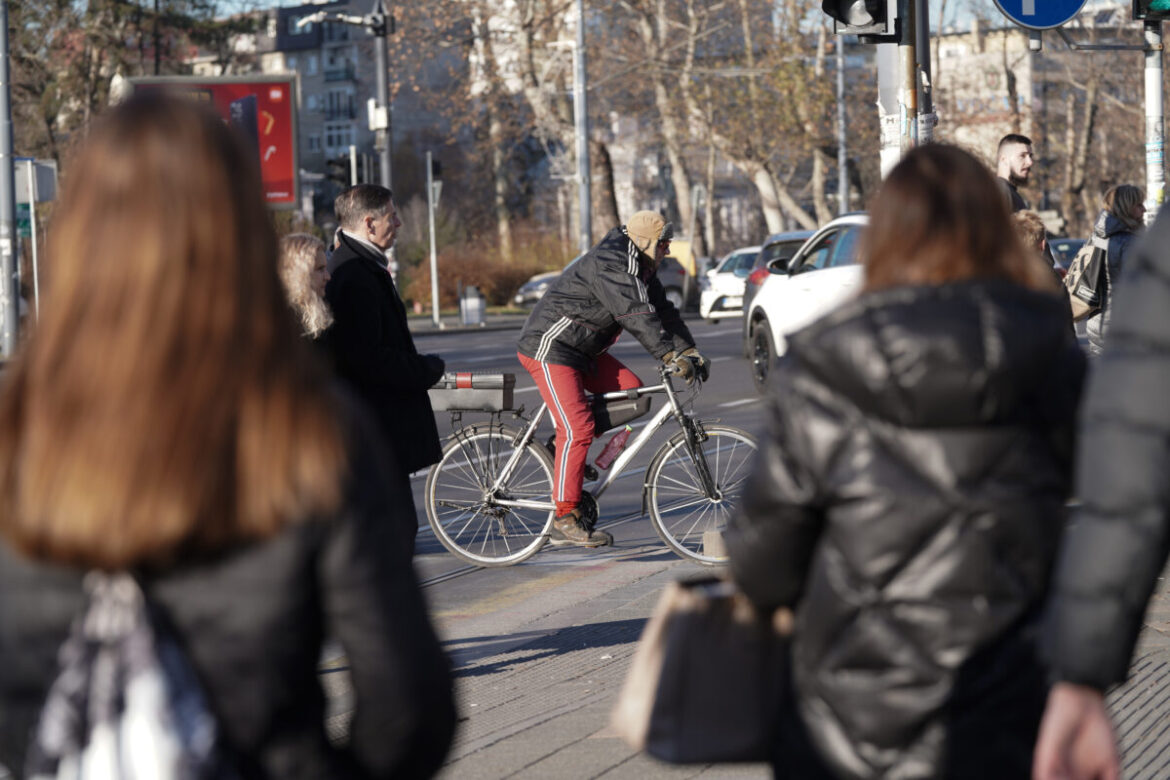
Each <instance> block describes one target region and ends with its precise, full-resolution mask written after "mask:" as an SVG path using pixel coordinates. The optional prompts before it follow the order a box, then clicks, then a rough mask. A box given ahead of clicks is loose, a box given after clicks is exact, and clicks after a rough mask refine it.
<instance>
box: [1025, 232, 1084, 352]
mask: <svg viewBox="0 0 1170 780" xmlns="http://www.w3.org/2000/svg"><path fill="white" fill-rule="evenodd" d="M1012 222H1013V224H1014V225H1015V227H1016V230H1017V231H1018V232H1019V234H1020V240H1021V241H1023V242H1024V246H1025V247H1029V248H1031V249H1032V250H1033V255H1034V257H1035V258H1036V261H1037V262H1038V263H1039V264H1040V265H1041V267H1043V268H1046V269H1047V270H1048V273H1050V274H1051V275H1052V289H1053V291H1054V292H1055V293H1056V294H1057V295H1059V296H1061V297H1062V298H1063V299H1064V300H1065V302H1066V303H1067V304H1068V305H1067V306H1066V307H1065V308H1066V309H1067V311H1068V326H1069V327H1070V328H1073V329H1074V331H1073V332H1074V333H1075V332H1076V331H1075V328H1076V326H1075V325H1074V324H1073V314H1072V302H1071V301H1070V300H1069V297H1068V292H1067V291H1066V290H1065V287H1064V278H1063V277H1062V276H1061V275H1060V271H1058V270H1056V266H1055V265H1054V264H1053V262H1052V249H1051V247H1050V246H1049V244H1048V228H1046V227H1044V220H1042V219H1041V218H1040V215H1039V214H1037V213H1036V212H1035V211H1032V210H1031V209H1024V210H1023V211H1017V212H1016V213H1015V214H1012Z"/></svg>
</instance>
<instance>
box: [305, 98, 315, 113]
mask: <svg viewBox="0 0 1170 780" xmlns="http://www.w3.org/2000/svg"><path fill="white" fill-rule="evenodd" d="M305 108H307V109H309V110H310V111H316V110H317V96H316V95H309V97H308V100H306V101H305Z"/></svg>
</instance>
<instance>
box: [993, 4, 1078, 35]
mask: <svg viewBox="0 0 1170 780" xmlns="http://www.w3.org/2000/svg"><path fill="white" fill-rule="evenodd" d="M995 4H996V5H997V6H999V10H1000V11H1001V12H1002V13H1003V15H1004V16H1006V17H1007V18H1008V19H1011V20H1012V21H1013V22H1015V23H1016V24H1018V25H1020V26H1021V27H1028V28H1030V29H1033V30H1048V29H1051V28H1053V27H1060V26H1061V25H1062V24H1064V23H1065V22H1068V21H1070V20H1071V19H1072V18H1073V17H1074V16H1076V15H1077V14H1079V13H1080V12H1081V8H1083V7H1084V5H1085V0H995Z"/></svg>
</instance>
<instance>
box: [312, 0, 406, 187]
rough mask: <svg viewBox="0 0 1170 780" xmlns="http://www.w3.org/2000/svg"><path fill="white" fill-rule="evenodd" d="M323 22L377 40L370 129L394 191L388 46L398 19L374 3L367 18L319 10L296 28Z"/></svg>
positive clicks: (381, 0)
mask: <svg viewBox="0 0 1170 780" xmlns="http://www.w3.org/2000/svg"><path fill="white" fill-rule="evenodd" d="M321 22H335V23H337V24H348V25H351V26H354V27H362V28H364V29H365V30H367V31H369V33H370V34H371V35H373V36H374V38H375V39H376V41H375V44H374V69H375V70H376V71H377V73H376V74H375V91H376V92H377V95H376V97H375V105H374V112H373V115H372V116H371V117H370V129H371V130H373V131H374V147H375V148H376V149H377V150H378V162H379V168H380V169H381V170H380V171H379V174H378V180H379V182H380V183H381V185H382V186H383V187H385V188H386V189H388V190H389V189H393V187H391V186H390V182H391V181H392V180H391V178H390V154H391V151H392V150H393V140H392V136H391V134H390V76H389V70H390V66H389V62H388V59H387V54H386V47H387V46H388V45H389V42H390V41H389V35H390V33H392V32H393V31H394V29H393V28H394V17H393V16H391V14H390V11H389V9H388V8H387V7H386V0H377V1H376V2H375V3H374V7H373V9H372V10H371V11H370V13H368V14H366V15H365V16H354V15H353V14H343V13H339V12H337V11H317V12H316V13H311V14H308V15H307V16H302V17H301V18H300V19H298V20H297V23H296V26H297V27H298V28H299V27H304V26H305V25H307V24H320V23H321Z"/></svg>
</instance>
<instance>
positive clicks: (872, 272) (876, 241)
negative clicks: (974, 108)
mask: <svg viewBox="0 0 1170 780" xmlns="http://www.w3.org/2000/svg"><path fill="white" fill-rule="evenodd" d="M1031 251H1032V250H1030V249H1025V247H1024V245H1023V243H1021V241H1020V238H1019V235H1018V234H1017V233H1016V230H1015V228H1014V226H1013V225H1012V222H1011V221H1010V220H1009V218H1008V211H1007V207H1006V205H1005V204H1004V198H1003V193H1002V192H1000V190H999V187H998V186H997V185H996V183H995V179H994V178H992V176H991V174H990V173H989V172H988V171H987V169H986V168H985V167H984V166H983V164H982V163H981V162H979V161H978V160H977V159H975V158H974V157H973V156H971V155H970V154H968V153H967V152H965V151H963V150H962V149H959V148H957V147H954V146H948V145H946V144H927V145H925V146H920V147H918V148H916V149H914V150H912V151H911V152H910V153H909V154H907V155H906V157H904V158H903V159H902V161H901V162H899V163H898V164H897V165H896V166H895V167H894V169H893V170H892V171H890V174H889V176H887V177H886V180H885V182H883V184H882V186H881V188H880V189H879V190H878V191H877V193H876V194H875V196H874V198H873V202H872V205H871V208H870V211H869V226H868V228H866V230H865V232H864V234H863V235H862V239H861V256H862V257H863V258H864V262H865V265H866V270H865V287H866V289H868V290H878V289H884V288H887V287H895V286H898V285H916V284H928V285H937V284H944V283H947V282H955V281H962V280H965V279H1007V280H1010V281H1013V282H1016V283H1018V284H1022V285H1024V286H1026V287H1030V288H1032V289H1036V290H1045V291H1051V288H1052V280H1051V279H1049V278H1047V277H1046V276H1045V275H1044V268H1042V267H1041V265H1040V264H1039V263H1037V262H1036V261H1035V258H1033V257H1031V255H1030V252H1031Z"/></svg>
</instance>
